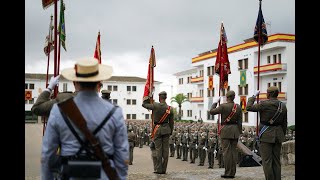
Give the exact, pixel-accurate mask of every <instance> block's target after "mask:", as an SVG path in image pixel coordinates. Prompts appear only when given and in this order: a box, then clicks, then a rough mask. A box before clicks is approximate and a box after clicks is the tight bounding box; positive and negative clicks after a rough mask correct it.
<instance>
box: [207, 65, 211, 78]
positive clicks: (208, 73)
mask: <svg viewBox="0 0 320 180" xmlns="http://www.w3.org/2000/svg"><path fill="white" fill-rule="evenodd" d="M210 67H211V66H209V67H207V76H210V75H211V74H210V72H211V71H210V69H211V68H210Z"/></svg>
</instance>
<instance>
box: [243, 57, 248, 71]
mask: <svg viewBox="0 0 320 180" xmlns="http://www.w3.org/2000/svg"><path fill="white" fill-rule="evenodd" d="M244 68H245V69H248V58H246V59H244Z"/></svg>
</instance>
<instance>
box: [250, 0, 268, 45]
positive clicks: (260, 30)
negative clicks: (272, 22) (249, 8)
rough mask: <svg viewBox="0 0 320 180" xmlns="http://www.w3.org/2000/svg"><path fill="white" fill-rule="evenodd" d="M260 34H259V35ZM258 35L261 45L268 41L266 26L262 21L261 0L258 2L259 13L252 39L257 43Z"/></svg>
mask: <svg viewBox="0 0 320 180" xmlns="http://www.w3.org/2000/svg"><path fill="white" fill-rule="evenodd" d="M259 34H260V36H259ZM259 37H260V45H261V46H263V45H264V44H265V43H266V42H267V41H268V33H267V28H266V23H265V22H264V19H263V15H262V10H261V0H260V2H259V13H258V18H257V22H256V26H255V27H254V35H253V38H254V40H255V41H256V42H257V43H259Z"/></svg>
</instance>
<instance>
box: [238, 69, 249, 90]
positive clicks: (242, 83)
mask: <svg viewBox="0 0 320 180" xmlns="http://www.w3.org/2000/svg"><path fill="white" fill-rule="evenodd" d="M246 79H247V78H246V70H242V71H240V87H245V86H246V84H247V82H246Z"/></svg>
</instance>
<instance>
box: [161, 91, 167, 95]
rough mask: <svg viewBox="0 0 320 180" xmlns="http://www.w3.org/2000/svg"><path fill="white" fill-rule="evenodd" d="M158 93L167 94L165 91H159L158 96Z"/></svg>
mask: <svg viewBox="0 0 320 180" xmlns="http://www.w3.org/2000/svg"><path fill="white" fill-rule="evenodd" d="M160 95H167V93H166V92H165V91H161V92H160V93H159V96H160Z"/></svg>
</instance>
